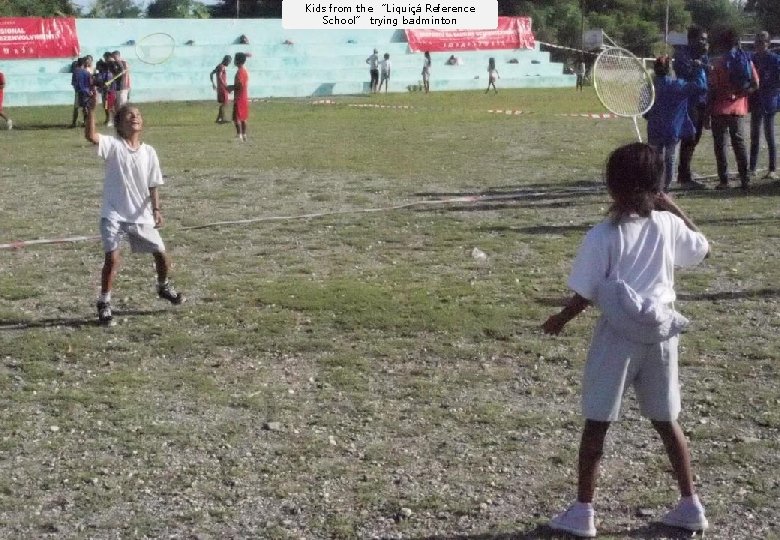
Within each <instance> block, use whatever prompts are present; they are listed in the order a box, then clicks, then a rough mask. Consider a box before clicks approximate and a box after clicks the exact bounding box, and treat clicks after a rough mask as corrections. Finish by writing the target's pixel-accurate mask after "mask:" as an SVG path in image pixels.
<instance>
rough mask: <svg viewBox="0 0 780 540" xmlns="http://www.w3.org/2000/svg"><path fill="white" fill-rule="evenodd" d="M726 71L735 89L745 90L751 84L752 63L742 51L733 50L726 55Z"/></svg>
mask: <svg viewBox="0 0 780 540" xmlns="http://www.w3.org/2000/svg"><path fill="white" fill-rule="evenodd" d="M726 70H727V71H728V74H729V80H730V81H731V84H732V85H733V86H734V87H735V88H737V89H739V90H747V89H748V88H750V86H751V85H752V84H753V62H752V61H751V60H750V56H749V55H748V54H747V53H746V52H745V51H743V50H742V49H734V50H732V51H730V52H729V53H728V54H727V55H726Z"/></svg>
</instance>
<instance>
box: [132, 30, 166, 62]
mask: <svg viewBox="0 0 780 540" xmlns="http://www.w3.org/2000/svg"><path fill="white" fill-rule="evenodd" d="M175 46H176V42H175V40H174V39H173V37H172V36H171V35H169V34H163V33H157V34H149V35H148V36H146V37H144V38H142V39H141V40H140V41H138V42H137V43H136V45H135V53H136V56H138V59H139V60H141V61H142V62H145V63H147V64H160V63H162V62H165V61H166V60H168V59H169V58H170V57H171V56H172V55H173V50H174V47H175Z"/></svg>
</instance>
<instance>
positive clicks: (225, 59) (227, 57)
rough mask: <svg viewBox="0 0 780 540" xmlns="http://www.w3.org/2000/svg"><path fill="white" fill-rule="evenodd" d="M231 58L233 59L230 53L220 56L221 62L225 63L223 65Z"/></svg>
mask: <svg viewBox="0 0 780 540" xmlns="http://www.w3.org/2000/svg"><path fill="white" fill-rule="evenodd" d="M231 60H233V59H232V58H231V57H230V55H229V54H226V55H225V56H224V57H223V58H222V63H223V64H225V65H228V64H229V63H230V62H231Z"/></svg>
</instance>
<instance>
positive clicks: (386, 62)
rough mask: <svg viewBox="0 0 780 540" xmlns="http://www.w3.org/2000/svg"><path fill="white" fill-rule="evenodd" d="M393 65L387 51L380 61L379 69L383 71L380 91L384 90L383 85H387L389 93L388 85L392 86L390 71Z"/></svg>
mask: <svg viewBox="0 0 780 540" xmlns="http://www.w3.org/2000/svg"><path fill="white" fill-rule="evenodd" d="M392 67H393V65H392V63H391V62H390V53H385V56H384V58H383V59H382V61H381V62H380V63H379V70H380V71H381V77H380V79H379V88H378V89H377V91H378V92H381V91H382V85H383V84H384V85H385V94H386V93H387V87H388V86H390V71H391V68H392Z"/></svg>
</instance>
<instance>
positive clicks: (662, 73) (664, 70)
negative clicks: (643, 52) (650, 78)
mask: <svg viewBox="0 0 780 540" xmlns="http://www.w3.org/2000/svg"><path fill="white" fill-rule="evenodd" d="M653 72H655V74H656V75H657V76H659V77H666V76H667V75H669V57H668V56H659V57H658V58H656V59H655V62H654V63H653Z"/></svg>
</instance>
